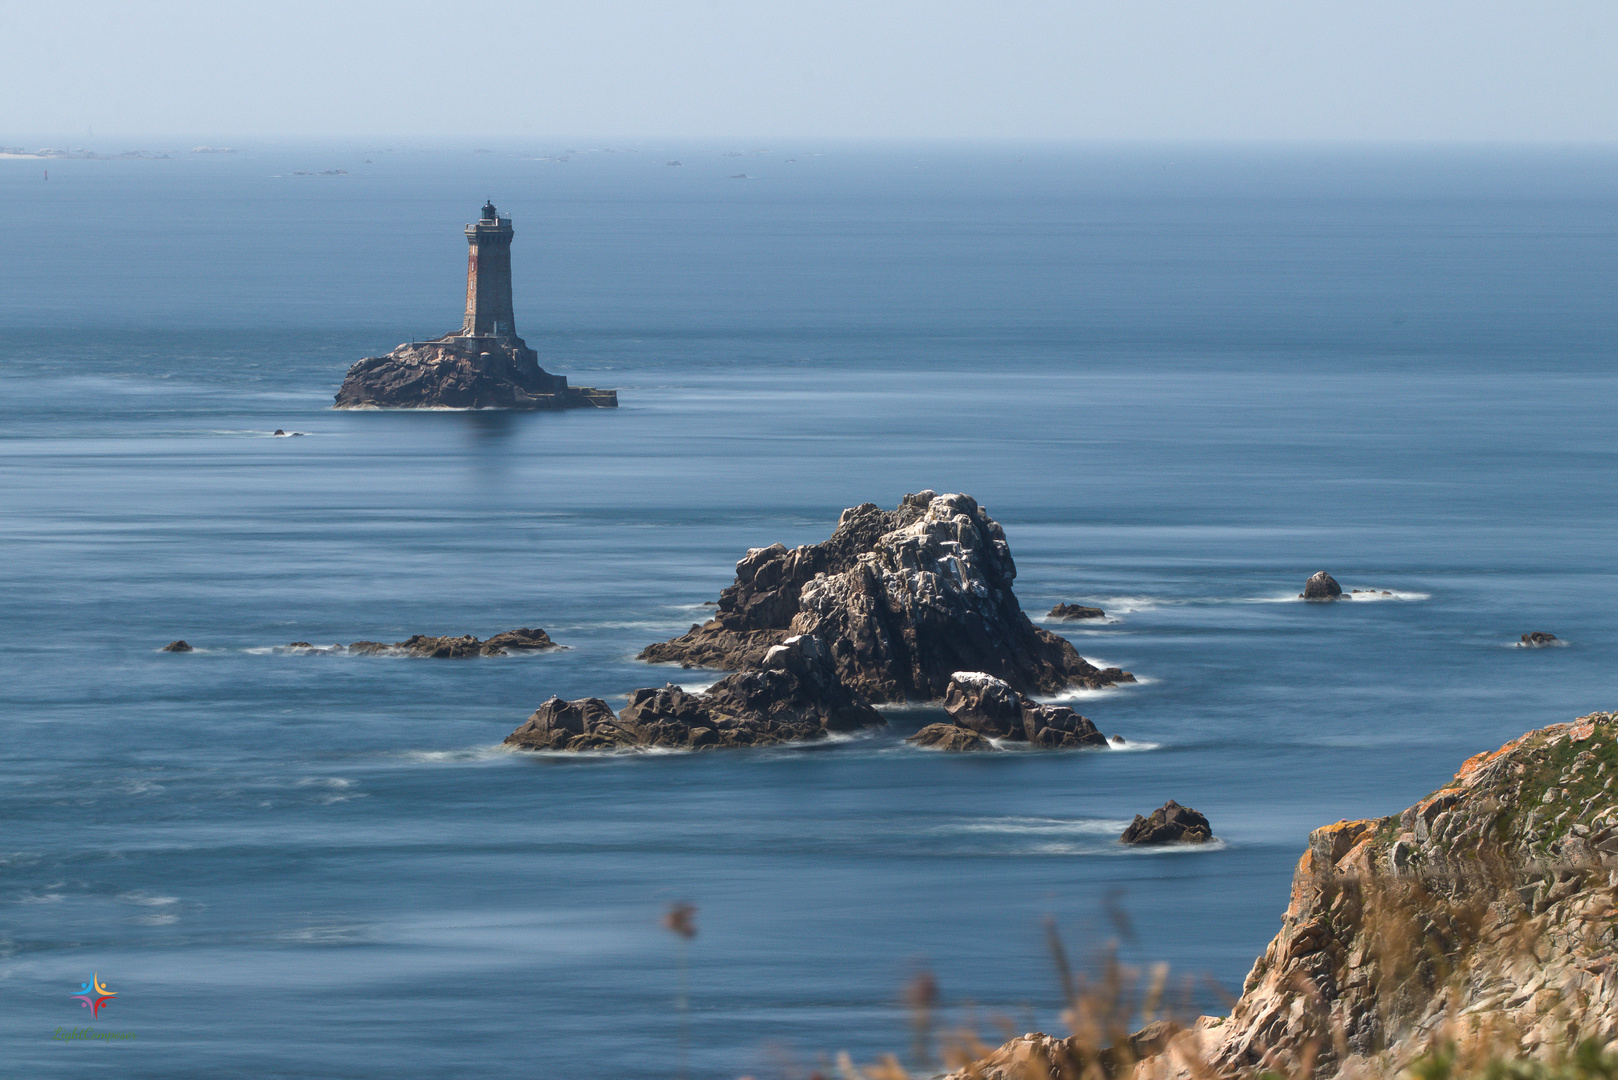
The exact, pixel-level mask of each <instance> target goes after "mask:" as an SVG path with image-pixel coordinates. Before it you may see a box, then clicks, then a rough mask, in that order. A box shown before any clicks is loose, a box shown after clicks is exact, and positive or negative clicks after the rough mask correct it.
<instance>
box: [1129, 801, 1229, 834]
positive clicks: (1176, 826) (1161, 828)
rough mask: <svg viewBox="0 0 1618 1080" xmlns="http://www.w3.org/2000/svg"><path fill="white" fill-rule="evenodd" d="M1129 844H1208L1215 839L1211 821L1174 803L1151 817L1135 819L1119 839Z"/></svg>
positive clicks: (1154, 812)
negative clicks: (1209, 822)
mask: <svg viewBox="0 0 1618 1080" xmlns="http://www.w3.org/2000/svg"><path fill="white" fill-rule="evenodd" d="M1119 839H1120V840H1122V841H1123V842H1124V843H1126V844H1139V845H1151V844H1206V843H1207V842H1208V841H1209V840H1212V839H1213V829H1212V827H1211V826H1209V824H1208V819H1207V818H1205V817H1203V816H1202V815H1201V814H1199V813H1197V812H1196V811H1195V810H1193V809H1191V808H1190V807H1189V806H1181V805H1180V804H1179V803H1177V802H1175V801H1174V800H1173V799H1170V800H1169V801H1168V802H1166V803H1164V804H1163V805H1162V806H1160V807H1158V808H1157V809H1156V810H1153V811H1152V816H1151V817H1141V816H1140V815H1139V814H1136V815H1135V820H1134V821H1133V822H1132V823H1130V826H1129V828H1127V829H1125V830H1124V834H1123V836H1121V837H1119Z"/></svg>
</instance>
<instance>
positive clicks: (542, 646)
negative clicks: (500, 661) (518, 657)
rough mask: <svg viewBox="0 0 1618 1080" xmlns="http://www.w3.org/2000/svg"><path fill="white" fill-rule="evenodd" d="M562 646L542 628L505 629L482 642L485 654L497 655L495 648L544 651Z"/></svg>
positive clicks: (517, 650) (512, 650)
mask: <svg viewBox="0 0 1618 1080" xmlns="http://www.w3.org/2000/svg"><path fill="white" fill-rule="evenodd" d="M562 647H563V646H561V645H558V644H556V642H554V641H552V640H551V636H550V635H549V634H547V633H546V632H545V631H543V630H530V629H529V628H528V627H526V626H525V627H523V628H522V629H521V630H507V631H506V632H505V633H502V634H496V635H494V637H492V638H490V639H489V640H488V641H485V642H484V643H483V649H482V651H483V654H484V655H485V656H498V655H499V653H498V651H497V650H500V649H504V650H506V651H508V652H544V651H546V650H549V649H560V648H562Z"/></svg>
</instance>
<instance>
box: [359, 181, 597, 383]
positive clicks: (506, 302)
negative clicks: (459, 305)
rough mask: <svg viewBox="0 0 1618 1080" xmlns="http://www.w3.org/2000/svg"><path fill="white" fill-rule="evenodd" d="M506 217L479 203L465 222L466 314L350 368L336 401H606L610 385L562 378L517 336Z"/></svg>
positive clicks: (508, 227) (509, 234) (490, 205)
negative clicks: (435, 334)
mask: <svg viewBox="0 0 1618 1080" xmlns="http://www.w3.org/2000/svg"><path fill="white" fill-rule="evenodd" d="M511 238H512V229H511V219H510V218H508V217H501V216H500V212H499V211H498V210H497V209H495V206H494V203H492V202H489V203H485V204H484V206H483V212H482V215H481V216H480V217H479V219H478V220H477V222H475V223H474V224H471V225H468V226H467V227H466V242H467V246H468V251H467V258H466V318H465V320H464V321H463V322H462V324H461V328H460V329H459V330H457V331H454V332H453V333H449V334H445V335H444V336H443V337H441V338H437V339H435V340H432V341H418V342H411V343H409V344H405V345H400V346H399V347H397V348H396V349H394V350H393V351H392V352H390V353H388V354H387V355H386V356H368V357H366V358H365V359H364V360H361V361H359V362H358V363H356V364H355V365H354V366H353V367H351V368H349V369H348V375H347V376H346V377H345V378H344V379H343V385H342V388H341V389H340V390H338V391H337V408H339V409H364V408H373V409H431V408H439V409H446V408H448V409H573V408H612V407H615V406H616V405H617V404H618V394H617V392H616V391H614V390H597V389H595V388H593V387H588V386H568V384H567V376H565V375H552V374H550V373H548V372H547V371H545V369H544V368H542V367H540V366H539V354H538V353H536V352H534V350H533V349H530V348H529V347H528V344H527V343H526V342H525V341H523V339H522V338H520V337H518V336H517V327H516V317H515V315H514V313H513V311H512V305H511Z"/></svg>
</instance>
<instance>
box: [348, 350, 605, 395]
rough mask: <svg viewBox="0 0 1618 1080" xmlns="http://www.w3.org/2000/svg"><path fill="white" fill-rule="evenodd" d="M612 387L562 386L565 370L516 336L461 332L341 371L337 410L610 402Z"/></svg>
mask: <svg viewBox="0 0 1618 1080" xmlns="http://www.w3.org/2000/svg"><path fill="white" fill-rule="evenodd" d="M617 404H618V395H617V393H616V392H615V391H612V390H595V389H593V388H590V387H569V386H568V385H567V377H566V376H564V375H551V374H549V373H548V372H546V371H545V369H544V368H541V367H540V366H539V355H538V354H537V353H535V352H534V350H532V349H530V348H528V346H527V345H525V344H523V341H522V339H521V338H517V337H507V338H498V339H496V338H466V337H459V336H456V335H450V336H447V337H443V338H440V339H439V340H437V341H423V342H417V343H414V344H408V345H400V346H399V347H398V348H396V349H394V350H393V351H392V352H390V353H388V354H387V355H386V356H368V357H366V358H365V359H364V360H361V361H359V362H358V363H356V364H355V365H354V366H353V367H351V368H349V369H348V375H347V376H346V377H344V379H343V385H342V388H341V389H339V390H338V391H337V408H339V409H360V408H379V409H429V408H450V409H574V408H594V407H597V406H600V407H605V408H611V407H613V406H616V405H617Z"/></svg>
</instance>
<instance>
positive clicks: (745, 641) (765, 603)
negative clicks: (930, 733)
mask: <svg viewBox="0 0 1618 1080" xmlns="http://www.w3.org/2000/svg"><path fill="white" fill-rule="evenodd" d="M1016 574H1017V570H1016V565H1015V564H1014V563H1013V562H1012V559H1011V552H1010V549H1009V547H1008V546H1007V544H1006V539H1005V533H1004V532H1003V531H1002V530H1001V528H1000V525H999V524H998V523H997V522H995V521H994V520H993V519H992V518H990V517H989V515H988V514H987V513H985V512H984V511H983V509H982V508H981V507H979V506H978V504H977V503H976V502H975V501H974V500H973V499H972V498H971V497H970V496H967V495H937V494H935V493H934V492H931V491H923V492H920V493H918V494H915V495H907V496H905V499H904V501H903V502H901V503H900V504H899V506H898V507H897V508H896V509H895V510H893V511H884V510H881V509H879V508H878V507H876V506H875V505H874V504H871V503H866V504H864V505H862V506H857V507H854V508H852V509H850V510H846V511H844V512H843V515H842V518H841V519H840V520H839V521H838V525H837V530H836V532H834V533H833V534H832V536H831V538H830V539H829V540H826V541H824V542H822V543H820V544H812V545H806V546H803V547H798V548H794V549H792V550H790V551H789V550H787V549H786V548H785V547H783V546H781V545H779V544H776V545H773V546H771V547H768V548H755V549H753V550H752V551H749V552H748V553H747V555H746V557H745V558H743V559H742V561H741V562H739V563H738V564H737V567H736V582H735V584H733V585H732V586H731V587H730V588H728V589H726V590H725V591H724V592H723V593H721V594H720V600H719V610H718V611H717V612H716V613H715V615H714V618H713V619H711V620H709V621H708V623H707V624H705V625H702V626H693V627H692V628H691V630H690V632H688V633H686V634H684V635H682V636H680V637H678V638H675V639H673V640H672V641H667V642H663V643H661V644H658V645H652V646H648V647H647V648H646V649H645V650H643V651H642V652H641V654H640V658H641V659H642V660H649V661H654V662H675V663H680V664H682V665H686V666H701V667H716V668H721V669H736V668H743V669H745V668H748V667H752V666H756V665H757V664H758V663H759V662H760V661H761V660H762V658H763V655H764V653H765V651H766V650H768V649H769V648H770V647H771V646H772V645H774V644H776V643H778V642H779V641H781V640H783V639H784V638H786V637H787V636H789V635H808V634H812V635H814V636H816V637H818V638H820V639H821V640H822V641H824V642H826V643H827V645H828V646H829V648H830V653H831V660H832V664H833V666H834V667H835V669H836V671H837V674H838V677H839V678H840V679H841V681H842V682H843V684H844V685H846V686H848V687H849V688H850V689H853V690H855V691H857V692H858V693H859V694H861V695H863V696H864V697H866V698H867V699H869V700H871V701H875V702H898V701H936V700H938V699H939V698H941V697H943V695H944V692H945V690H946V688H947V686H948V684H949V678H950V675H951V674H953V673H954V672H955V671H959V670H982V671H985V672H988V673H990V674H992V675H994V676H995V677H997V678H1000V679H1003V680H1005V681H1006V682H1007V683H1009V684H1010V685H1011V686H1012V687H1013V688H1015V689H1016V690H1018V691H1020V692H1024V693H1054V692H1056V691H1059V690H1063V689H1067V688H1069V687H1073V686H1089V687H1101V686H1111V685H1114V684H1116V683H1120V682H1133V681H1134V676H1132V675H1130V674H1129V673H1128V672H1125V671H1120V670H1119V669H1117V668H1108V669H1105V670H1102V669H1100V668H1097V667H1095V666H1094V665H1093V664H1090V663H1089V662H1087V661H1086V660H1084V658H1083V657H1081V656H1079V654H1078V651H1077V650H1076V649H1074V648H1073V646H1072V645H1071V644H1070V643H1068V642H1067V641H1066V640H1064V639H1063V638H1061V637H1059V636H1057V635H1056V634H1053V633H1051V632H1049V631H1047V630H1044V629H1042V628H1040V627H1037V626H1035V625H1034V624H1033V623H1032V622H1031V621H1030V620H1029V618H1028V616H1027V615H1026V614H1025V613H1024V612H1023V611H1022V609H1021V607H1020V606H1019V605H1018V603H1017V598H1016V595H1015V594H1014V593H1013V592H1012V589H1011V584H1012V581H1013V579H1014V578H1015V577H1016Z"/></svg>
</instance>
